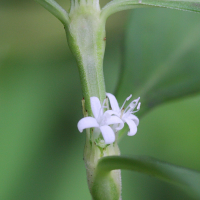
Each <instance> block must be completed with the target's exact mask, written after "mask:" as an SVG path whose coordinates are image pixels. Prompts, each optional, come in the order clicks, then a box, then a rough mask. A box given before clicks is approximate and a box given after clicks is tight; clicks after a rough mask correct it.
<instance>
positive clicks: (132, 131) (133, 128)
mask: <svg viewBox="0 0 200 200" xmlns="http://www.w3.org/2000/svg"><path fill="white" fill-rule="evenodd" d="M125 121H126V123H127V124H128V126H129V129H130V131H129V132H128V136H133V135H135V134H136V133H137V126H136V124H135V122H134V121H133V120H131V119H125Z"/></svg>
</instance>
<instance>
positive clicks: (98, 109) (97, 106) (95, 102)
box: [90, 97, 103, 119]
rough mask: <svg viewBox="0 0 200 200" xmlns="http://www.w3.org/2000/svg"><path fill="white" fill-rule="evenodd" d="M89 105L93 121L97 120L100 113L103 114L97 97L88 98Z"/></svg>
mask: <svg viewBox="0 0 200 200" xmlns="http://www.w3.org/2000/svg"><path fill="white" fill-rule="evenodd" d="M90 103H91V108H92V113H93V115H94V117H95V119H97V118H98V116H99V114H100V112H103V110H102V111H101V103H100V100H99V98H97V97H90Z"/></svg>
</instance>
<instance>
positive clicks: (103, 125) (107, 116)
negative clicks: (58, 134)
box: [78, 93, 141, 144]
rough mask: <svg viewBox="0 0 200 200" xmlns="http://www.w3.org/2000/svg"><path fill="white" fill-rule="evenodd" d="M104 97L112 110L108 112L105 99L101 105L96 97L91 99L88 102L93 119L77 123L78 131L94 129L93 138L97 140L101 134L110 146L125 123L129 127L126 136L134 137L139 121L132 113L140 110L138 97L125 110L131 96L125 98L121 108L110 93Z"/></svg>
mask: <svg viewBox="0 0 200 200" xmlns="http://www.w3.org/2000/svg"><path fill="white" fill-rule="evenodd" d="M106 95H107V97H108V99H109V102H110V106H111V108H112V109H111V110H109V106H108V105H105V104H106V99H105V100H104V102H103V104H102V105H101V103H100V100H99V99H98V98H97V97H91V98H90V102H91V108H92V113H93V115H94V117H84V118H82V119H81V120H80V121H79V122H78V130H79V131H80V132H83V130H84V129H86V128H94V134H95V137H96V138H98V137H99V135H100V134H102V136H103V139H104V141H105V144H111V143H113V142H114V141H115V133H116V132H117V131H119V130H121V129H122V128H123V127H124V123H127V125H128V126H129V132H128V135H129V136H132V135H135V134H136V132H137V126H138V124H139V119H138V118H137V117H136V116H135V115H134V113H135V112H137V111H139V109H140V104H141V103H140V102H139V99H140V97H139V98H137V99H135V100H133V101H132V102H131V103H130V104H129V105H128V106H127V107H126V109H124V105H125V103H126V102H127V101H129V100H130V98H131V97H132V95H130V96H129V97H128V98H126V100H125V101H124V103H123V105H122V107H121V108H120V107H119V104H118V102H117V100H116V98H115V96H114V95H112V94H110V93H106ZM135 108H136V110H135ZM104 110H106V111H104ZM134 110H135V111H134Z"/></svg>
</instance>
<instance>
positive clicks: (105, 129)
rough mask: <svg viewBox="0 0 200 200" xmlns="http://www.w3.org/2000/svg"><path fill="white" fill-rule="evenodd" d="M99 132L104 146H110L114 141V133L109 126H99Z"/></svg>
mask: <svg viewBox="0 0 200 200" xmlns="http://www.w3.org/2000/svg"><path fill="white" fill-rule="evenodd" d="M100 130H101V133H102V136H103V138H104V141H105V143H106V144H111V143H113V142H114V141H115V133H114V131H113V130H112V128H111V127H110V126H101V127H100Z"/></svg>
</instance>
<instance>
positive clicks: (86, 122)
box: [77, 117, 99, 133]
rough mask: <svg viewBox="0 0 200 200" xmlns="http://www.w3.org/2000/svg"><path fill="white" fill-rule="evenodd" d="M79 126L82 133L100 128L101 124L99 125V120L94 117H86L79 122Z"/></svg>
mask: <svg viewBox="0 0 200 200" xmlns="http://www.w3.org/2000/svg"><path fill="white" fill-rule="evenodd" d="M77 126H78V130H79V131H80V132H81V133H82V132H83V129H86V128H92V127H99V124H98V123H97V120H96V119H95V118H93V117H84V118H82V119H81V120H80V121H79V122H78V124H77Z"/></svg>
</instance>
